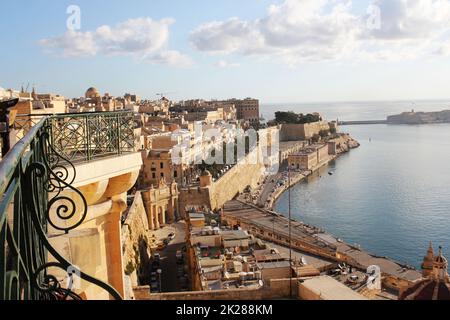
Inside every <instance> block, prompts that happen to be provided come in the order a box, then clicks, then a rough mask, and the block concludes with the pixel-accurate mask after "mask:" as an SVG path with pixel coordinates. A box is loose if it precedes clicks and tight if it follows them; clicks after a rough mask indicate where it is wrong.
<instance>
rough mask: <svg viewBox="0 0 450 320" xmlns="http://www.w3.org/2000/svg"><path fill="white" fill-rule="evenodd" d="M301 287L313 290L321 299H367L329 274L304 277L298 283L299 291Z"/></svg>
mask: <svg viewBox="0 0 450 320" xmlns="http://www.w3.org/2000/svg"><path fill="white" fill-rule="evenodd" d="M302 287H303V288H304V289H307V290H308V291H312V292H314V293H315V294H316V295H317V296H319V297H320V298H321V299H323V300H368V299H367V298H366V297H364V296H362V295H360V294H359V293H357V292H355V291H353V290H352V289H350V288H349V287H347V286H346V285H344V284H342V283H340V282H339V281H337V280H335V279H333V278H331V277H329V276H320V277H313V278H310V279H306V280H304V281H303V283H301V284H300V292H301V290H302Z"/></svg>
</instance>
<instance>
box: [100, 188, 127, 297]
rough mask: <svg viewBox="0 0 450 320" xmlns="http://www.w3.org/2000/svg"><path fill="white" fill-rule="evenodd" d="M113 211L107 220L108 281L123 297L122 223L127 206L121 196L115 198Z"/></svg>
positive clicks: (113, 199) (107, 216) (113, 198)
mask: <svg viewBox="0 0 450 320" xmlns="http://www.w3.org/2000/svg"><path fill="white" fill-rule="evenodd" d="M111 200H112V201H113V204H112V207H111V211H110V212H109V213H108V214H107V215H106V219H105V226H104V228H105V242H106V246H105V247H106V256H107V263H108V280H109V283H110V284H111V285H112V286H113V287H114V288H115V289H116V290H117V291H118V292H119V293H120V294H121V295H122V297H124V296H125V290H124V273H123V270H124V268H123V260H122V237H121V222H120V218H121V216H122V213H123V212H124V211H125V210H126V208H127V204H126V202H125V201H124V200H123V197H121V196H114V197H112V199H111Z"/></svg>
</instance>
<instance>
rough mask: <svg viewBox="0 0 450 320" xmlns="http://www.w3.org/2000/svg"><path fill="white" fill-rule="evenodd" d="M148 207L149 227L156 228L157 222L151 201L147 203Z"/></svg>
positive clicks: (150, 228)
mask: <svg viewBox="0 0 450 320" xmlns="http://www.w3.org/2000/svg"><path fill="white" fill-rule="evenodd" d="M146 208H147V220H148V228H149V230H155V224H154V222H153V211H152V206H151V205H150V204H149V203H147V204H146Z"/></svg>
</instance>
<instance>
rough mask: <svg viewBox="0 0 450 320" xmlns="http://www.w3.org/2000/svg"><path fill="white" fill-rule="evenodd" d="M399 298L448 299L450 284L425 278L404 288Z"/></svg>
mask: <svg viewBox="0 0 450 320" xmlns="http://www.w3.org/2000/svg"><path fill="white" fill-rule="evenodd" d="M399 300H450V285H449V284H448V283H445V282H443V281H439V280H435V279H425V280H422V281H419V282H416V283H415V284H413V285H412V286H410V287H409V288H408V289H406V290H405V291H404V292H403V293H402V294H401V295H400V297H399Z"/></svg>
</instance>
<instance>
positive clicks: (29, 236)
mask: <svg viewBox="0 0 450 320" xmlns="http://www.w3.org/2000/svg"><path fill="white" fill-rule="evenodd" d="M130 116H131V117H130ZM132 118H133V117H132V114H127V113H105V114H80V115H61V116H51V117H46V116H44V117H42V119H41V120H39V121H38V122H37V123H36V124H34V125H33V126H29V127H27V128H26V132H24V133H25V135H24V137H23V138H22V139H21V140H20V141H19V142H18V143H17V144H16V145H15V146H14V147H13V148H12V149H11V150H10V151H9V152H8V153H7V154H6V155H5V157H4V158H3V159H2V161H1V162H0V195H1V196H0V300H8V299H12V300H17V299H24V300H34V299H54V300H58V299H81V297H80V296H79V295H77V293H76V292H75V290H73V288H72V284H73V277H74V274H77V275H78V276H79V277H80V278H81V279H83V280H84V281H87V282H90V283H92V284H94V285H97V286H99V287H101V288H103V289H104V290H106V292H108V293H109V294H110V296H111V297H113V298H115V299H121V296H120V294H119V293H118V292H117V291H116V290H115V289H114V288H113V287H111V286H110V285H108V284H107V283H104V282H103V281H100V280H98V279H95V278H93V277H91V276H89V275H87V274H85V273H84V272H82V271H81V270H78V269H77V268H76V267H75V266H72V265H71V263H70V262H69V261H67V260H66V259H65V258H64V257H63V256H62V255H61V254H60V253H58V252H57V250H55V249H54V247H53V246H52V245H51V243H50V242H49V239H48V237H47V228H48V226H52V227H53V228H55V229H57V230H59V231H61V232H63V233H66V234H67V233H70V232H71V231H72V230H74V229H75V228H77V227H78V226H79V225H80V224H81V223H83V220H84V218H85V217H86V214H87V203H86V200H85V198H84V197H83V195H82V193H81V192H80V191H78V190H77V189H76V188H74V187H73V186H72V183H73V182H74V180H75V177H76V171H75V166H74V164H73V161H81V160H84V161H89V160H92V159H96V158H100V157H105V156H109V155H120V154H122V153H124V152H129V151H132V150H133V149H134V138H132V132H133V128H134V126H133V123H132ZM128 126H130V127H128ZM64 191H71V197H67V196H65V194H66V193H65V192H64ZM63 192H64V193H63ZM74 197H78V198H79V199H74ZM76 204H78V207H76V206H77V205H76ZM80 204H81V208H80ZM76 217H79V218H78V219H75V218H76ZM54 219H56V220H58V221H65V222H66V223H65V225H64V226H63V227H61V226H58V224H57V223H56V222H55V220H54ZM74 220H76V221H75V222H74ZM69 224H70V225H69ZM49 257H52V258H51V259H49ZM55 268H58V269H60V270H62V271H63V273H68V274H67V277H64V278H65V279H61V278H59V277H57V276H55V275H52V272H53V271H55ZM68 270H72V271H68ZM71 272H73V274H72V273H71ZM67 279H69V281H68V286H66V287H64V286H63V285H62V284H61V283H62V282H63V281H66V280H67Z"/></svg>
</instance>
